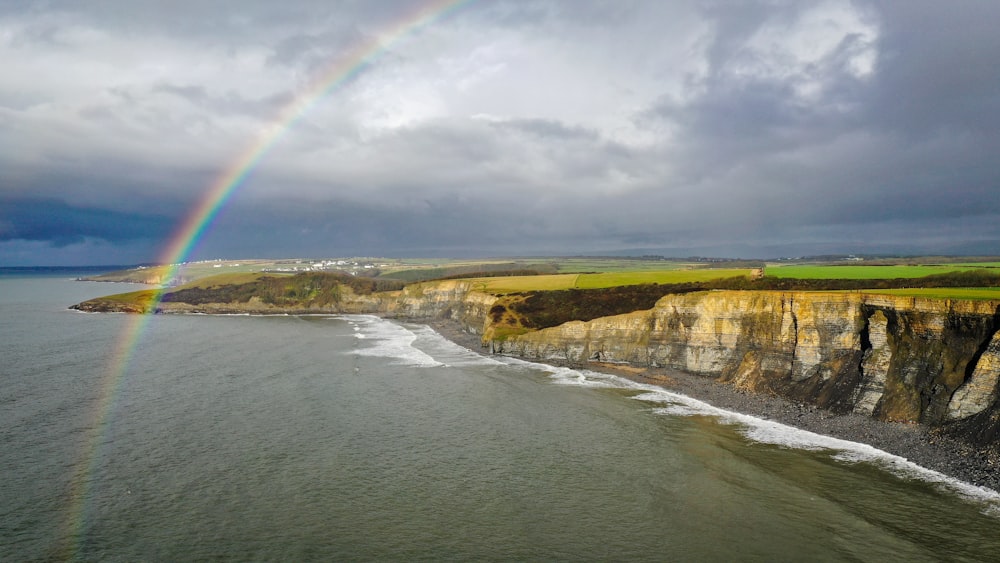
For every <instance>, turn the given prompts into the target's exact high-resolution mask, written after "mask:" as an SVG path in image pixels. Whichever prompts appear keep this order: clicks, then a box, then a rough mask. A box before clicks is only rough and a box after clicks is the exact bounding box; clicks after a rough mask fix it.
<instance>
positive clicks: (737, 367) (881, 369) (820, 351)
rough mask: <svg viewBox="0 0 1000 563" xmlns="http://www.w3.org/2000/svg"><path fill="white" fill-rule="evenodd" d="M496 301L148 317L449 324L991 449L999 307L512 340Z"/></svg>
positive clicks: (763, 318) (864, 310)
mask: <svg viewBox="0 0 1000 563" xmlns="http://www.w3.org/2000/svg"><path fill="white" fill-rule="evenodd" d="M499 299H501V298H499V297H497V296H494V295H490V294H486V293H483V292H480V291H476V288H475V287H474V285H473V283H472V282H469V281H467V280H449V281H438V282H427V283H420V284H413V285H409V286H407V287H405V288H404V289H402V290H398V291H378V292H370V293H364V292H355V291H353V290H352V289H351V288H349V287H346V286H344V287H342V288H341V289H339V290H338V292H337V294H336V296H335V298H334V297H330V298H329V299H327V300H322V301H315V302H312V303H323V304H322V305H309V306H298V305H296V306H287V305H286V306H279V305H274V304H268V303H265V302H264V301H263V300H262V299H261V298H260V296H257V295H254V296H252V297H250V298H249V299H244V300H242V301H240V300H233V302H231V303H200V304H191V303H185V302H163V303H159V305H158V306H157V312H163V313H175V312H204V313H251V314H276V313H284V314H303V313H307V314H308V313H314V314H330V313H360V314H365V313H368V314H380V315H386V316H392V317H399V318H409V319H417V320H430V319H440V318H450V319H454V320H456V321H458V322H459V323H460V324H461V325H462V326H463V327H464V328H465V330H467V331H469V332H472V333H475V334H479V335H481V337H482V338H483V343H484V345H486V346H488V347H489V348H490V350H491V351H492V352H493V353H498V354H507V355H514V356H520V357H524V358H528V359H538V360H562V361H570V362H585V361H588V360H601V361H606V362H623V363H628V364H631V365H633V366H641V367H662V368H671V369H677V370H682V371H686V372H690V373H695V374H700V375H704V376H708V377H712V378H716V379H718V380H719V381H722V382H726V383H729V384H731V385H734V386H736V387H738V388H740V389H744V390H747V391H750V392H757V393H770V394H775V395H778V396H782V397H785V398H788V399H792V400H796V401H801V402H805V403H810V404H815V405H817V406H819V407H823V408H827V409H831V410H833V411H836V412H856V413H861V414H865V415H869V416H873V417H875V418H877V419H881V420H895V421H911V422H920V423H924V424H928V425H931V426H947V427H949V428H954V429H957V430H958V431H960V432H961V433H962V434H963V435H965V436H966V437H969V438H971V439H972V440H974V441H976V442H979V443H994V444H995V443H997V442H998V441H1000V332H998V328H1000V302H998V301H963V300H935V299H922V298H912V297H895V296H883V295H871V294H863V293H854V292H801V291H799V292H796V291H702V292H694V293H685V294H671V295H667V296H665V297H663V298H661V299H660V300H659V301H657V302H656V304H655V306H654V307H653V308H652V309H648V310H643V311H636V312H632V313H627V314H622V315H615V316H608V317H600V318H597V319H594V320H591V321H587V322H581V321H573V322H568V323H565V324H562V325H560V326H556V327H552V328H546V329H542V330H536V331H533V332H527V333H524V334H519V333H518V332H517V331H515V332H511V331H499V330H497V327H496V326H494V323H502V322H503V319H504V318H505V317H502V316H501V317H497V318H496V319H494V318H493V317H495V316H496V315H491V309H493V308H494V306H495V305H496V304H497V303H499ZM133 301H134V300H133ZM303 303H304V302H303ZM132 304H134V303H131V302H129V301H128V300H122V299H121V296H118V299H117V300H115V299H104V300H102V299H97V300H92V301H89V302H85V303H82V304H80V305H77V306H76V307H77V308H80V309H83V310H91V311H111V310H119V311H135V310H140V311H141V310H142V309H141V307H140V309H135V308H129V307H131V305H132ZM150 306H151V305H150ZM522 331H523V329H522ZM497 335H504V336H503V337H499V336H497Z"/></svg>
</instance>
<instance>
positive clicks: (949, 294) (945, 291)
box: [863, 287, 1000, 301]
mask: <svg viewBox="0 0 1000 563" xmlns="http://www.w3.org/2000/svg"><path fill="white" fill-rule="evenodd" d="M863 293H872V294H876V295H902V296H905V297H926V298H927V299H972V300H977V301H981V300H997V301H1000V287H914V288H907V289H877V290H870V291H863Z"/></svg>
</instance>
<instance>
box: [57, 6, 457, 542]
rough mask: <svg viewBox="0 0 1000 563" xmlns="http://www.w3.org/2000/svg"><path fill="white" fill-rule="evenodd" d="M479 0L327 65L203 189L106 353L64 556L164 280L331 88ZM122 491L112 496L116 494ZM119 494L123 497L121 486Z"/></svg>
mask: <svg viewBox="0 0 1000 563" xmlns="http://www.w3.org/2000/svg"><path fill="white" fill-rule="evenodd" d="M475 1H476V0H430V1H428V2H424V3H421V4H420V5H419V6H418V7H417V8H416V9H415V10H413V11H411V12H409V13H407V14H406V15H404V16H402V17H400V18H398V19H397V20H396V22H395V23H394V24H392V25H389V26H387V28H386V29H385V30H383V32H382V33H380V34H378V35H377V36H374V37H373V38H372V39H370V40H368V41H365V42H362V43H360V44H358V45H357V46H356V47H355V48H354V49H352V50H351V51H349V52H348V53H347V54H345V55H343V56H341V57H340V58H338V59H337V60H336V61H335V62H334V63H333V64H331V65H330V66H329V67H327V69H326V71H325V72H323V73H321V74H320V75H319V76H318V77H317V78H316V79H315V80H314V81H313V82H311V83H310V85H309V86H308V87H307V88H305V89H304V90H303V91H302V92H301V93H300V94H299V95H297V96H296V97H295V99H294V100H292V101H291V102H290V103H289V104H287V105H286V106H285V107H284V108H283V109H282V110H281V111H280V112H279V113H278V115H277V116H276V117H275V119H274V120H273V122H272V123H271V125H270V126H269V127H266V128H264V129H263V130H262V132H261V133H260V134H259V135H258V136H257V137H256V138H255V139H254V141H253V142H252V143H251V144H249V145H248V146H247V148H246V149H245V150H244V151H243V152H242V153H241V154H240V156H239V157H238V158H237V159H236V160H235V161H234V162H233V163H232V164H231V165H230V166H229V167H227V168H226V169H225V170H224V172H223V173H222V174H220V175H219V177H218V178H217V179H216V180H215V181H214V182H213V183H212V184H211V185H210V186H209V187H208V188H207V189H206V190H205V194H204V195H203V196H202V198H201V199H200V200H199V201H198V203H197V204H196V205H195V206H194V208H193V209H192V210H191V212H190V213H189V214H188V215H187V217H186V218H185V219H184V221H183V222H182V223H181V225H180V226H179V227H178V228H177V229H176V231H175V233H174V235H173V236H172V237H171V238H170V240H169V242H168V244H167V245H166V247H165V248H164V250H163V251H162V253H161V256H160V259H159V260H158V262H159V263H160V264H165V265H167V266H166V268H165V273H164V276H163V282H164V285H163V286H161V287H160V288H159V289H157V290H155V291H154V293H153V296H152V299H151V300H150V302H149V306H148V308H147V310H148V311H149V312H148V313H145V314H132V315H129V316H128V318H127V319H126V321H125V326H124V327H123V328H122V332H121V334H120V336H119V338H118V339H117V341H116V344H115V347H114V349H113V350H112V353H111V354H110V356H109V361H108V367H107V368H106V369H105V371H104V375H103V376H102V378H101V381H100V383H99V394H98V401H97V404H96V405H95V408H94V411H93V415H92V424H90V425H89V428H90V432H89V434H88V436H87V437H86V438H85V439H84V446H83V452H82V454H81V455H80V462H79V463H78V465H77V467H76V470H75V471H74V474H73V476H72V483H71V486H70V487H71V488H70V491H69V497H68V498H69V503H70V508H69V517H68V518H69V523H68V532H67V534H66V539H67V541H66V542H65V543H66V545H65V550H64V553H63V555H65V557H64V558H66V559H72V558H75V557H77V556H79V555H81V549H82V547H83V542H84V540H85V538H86V533H87V521H88V516H90V514H89V513H90V512H92V510H93V507H92V506H91V504H92V502H93V499H91V498H90V497H91V493H92V486H93V484H94V482H95V481H96V480H97V469H98V467H99V465H100V462H101V459H102V456H101V455H100V454H101V450H102V448H103V447H105V445H106V444H107V443H109V442H110V441H111V439H112V436H111V434H112V432H113V425H112V422H113V420H112V418H113V417H112V414H113V413H114V412H115V406H116V402H117V399H118V396H119V394H120V392H121V389H122V384H123V383H124V380H125V373H126V371H127V369H128V367H129V364H130V363H131V360H132V358H133V357H134V356H135V354H136V352H137V351H138V350H139V346H140V344H141V340H142V338H141V337H142V335H143V333H144V332H145V330H146V327H147V326H148V324H149V320H150V319H151V318H152V317H153V311H155V310H156V307H157V306H158V305H159V304H160V302H161V300H162V299H163V294H164V292H165V291H166V285H165V284H166V283H167V282H168V281H169V280H171V279H173V278H174V277H175V276H176V275H177V272H178V270H179V269H180V267H181V264H182V263H183V262H185V261H186V259H187V257H188V256H189V255H190V254H191V252H192V251H193V249H194V247H195V246H196V245H197V243H198V242H199V241H200V240H201V239H202V238H203V237H204V236H205V234H206V232H207V231H208V229H209V227H210V226H211V224H212V222H213V221H214V220H215V218H216V216H217V215H218V214H219V211H221V209H222V207H223V206H224V205H225V204H226V202H227V201H229V199H230V198H231V197H232V195H233V194H234V193H235V192H236V191H237V189H238V188H239V187H240V186H241V185H242V184H243V183H244V182H245V181H246V179H247V178H248V177H249V176H250V174H251V173H252V172H253V171H254V170H255V169H256V167H257V166H258V164H260V162H261V160H262V159H263V158H264V157H265V156H267V154H268V153H269V152H270V151H271V149H272V148H274V146H275V144H276V143H277V142H278V141H279V140H280V139H281V138H282V137H284V136H285V134H286V133H287V132H288V131H289V130H290V129H291V128H292V127H293V126H294V125H295V124H296V123H297V122H298V121H299V120H300V119H301V118H302V117H303V116H304V115H305V114H306V113H308V112H309V110H310V109H312V108H313V107H314V106H316V105H317V104H318V103H319V102H320V101H322V99H323V98H324V97H326V96H327V95H328V94H329V93H331V92H332V91H334V90H336V89H337V88H338V87H340V86H342V85H343V84H345V83H347V82H348V81H350V80H351V79H353V78H354V77H356V76H358V75H359V74H360V73H361V72H363V71H364V70H365V69H366V68H368V67H370V66H371V65H373V64H374V63H375V62H376V61H377V59H378V58H379V57H380V56H381V55H382V54H384V53H385V52H386V51H388V49H389V48H391V47H392V46H393V45H395V44H396V43H397V42H399V41H400V40H402V39H404V38H406V37H407V36H409V35H411V34H413V33H414V32H416V31H419V30H420V29H423V28H426V27H428V26H430V25H432V24H434V23H436V22H439V21H441V20H442V19H444V18H446V17H448V16H449V15H452V14H454V13H455V12H457V11H458V10H459V9H461V8H463V7H465V6H467V5H470V4H472V3H474V2H475ZM118 494H119V493H118V492H114V493H109V495H118ZM121 494H125V492H124V491H123V492H122V493H121Z"/></svg>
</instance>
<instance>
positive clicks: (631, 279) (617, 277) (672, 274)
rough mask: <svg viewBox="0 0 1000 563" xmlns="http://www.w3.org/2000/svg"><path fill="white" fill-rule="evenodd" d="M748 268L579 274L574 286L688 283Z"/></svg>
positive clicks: (747, 272)
mask: <svg viewBox="0 0 1000 563" xmlns="http://www.w3.org/2000/svg"><path fill="white" fill-rule="evenodd" d="M748 275H750V270H722V269H720V270H709V269H697V270H666V271H658V272H606V273H602V274H580V277H579V279H577V282H576V286H575V287H578V288H581V289H599V288H603V287H616V286H619V285H639V284H642V283H689V282H701V281H708V280H717V279H721V278H732V277H736V276H748Z"/></svg>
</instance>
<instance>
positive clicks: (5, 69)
mask: <svg viewBox="0 0 1000 563" xmlns="http://www.w3.org/2000/svg"><path fill="white" fill-rule="evenodd" d="M427 5H429V2H426V1H422V0H416V1H414V0H379V1H377V2H373V1H368V0H338V1H332V0H315V1H313V0H309V1H306V0H294V1H288V2H274V1H271V0H231V1H230V0H218V1H212V2H205V1H204V0H173V1H171V2H162V1H145V0H93V1H89V2H55V1H53V2H46V1H38V2H30V1H29V2H24V1H13V0H12V1H8V0H0V69H2V71H0V265H7V266H12V265H43V264H44V265H49V264H66V265H76V264H124V263H136V262H147V261H154V260H156V259H157V257H158V256H160V255H161V254H162V252H163V249H164V248H165V245H166V244H167V242H168V241H169V240H170V238H171V237H172V236H173V235H174V233H175V232H176V230H177V229H178V228H179V225H180V223H181V221H182V220H183V219H184V218H185V217H186V216H188V215H189V214H190V213H191V210H192V208H193V207H194V206H195V205H196V204H197V202H198V201H199V198H200V197H202V196H203V195H204V194H205V193H206V190H208V188H209V187H210V186H211V185H212V183H213V182H214V181H215V180H216V179H217V178H218V177H219V176H220V175H221V174H223V173H225V172H226V171H227V170H228V169H229V168H230V167H232V165H233V163H234V162H236V161H237V159H238V158H239V157H240V156H241V155H242V154H245V152H246V151H247V149H248V147H253V146H255V145H256V144H258V143H260V140H261V139H262V138H266V137H267V135H270V134H271V133H272V132H273V131H274V128H275V127H276V126H278V122H277V121H276V120H277V119H278V116H280V115H281V113H282V111H283V109H284V108H286V107H287V106H288V105H289V104H291V103H294V102H295V101H296V100H299V99H301V98H302V97H303V96H304V95H305V94H306V93H308V91H309V88H310V85H311V84H313V83H315V81H316V80H317V79H318V78H320V77H323V76H325V75H326V74H328V73H329V72H330V69H333V68H336V66H337V65H338V64H342V63H341V61H343V60H344V57H345V56H347V54H349V53H351V52H352V51H353V50H356V49H357V48H358V46H359V45H365V44H368V43H370V42H372V41H373V40H379V38H383V37H385V36H386V34H387V33H391V31H392V30H393V29H397V26H398V25H399V24H400V23H402V22H405V21H407V18H408V17H410V14H413V13H417V12H419V11H420V10H421V9H422V7H424V6H427ZM997 22H1000V3H998V2H987V1H978V0H977V1H972V0H969V1H964V0H958V1H955V2H941V1H939V0H907V1H905V2H904V1H885V2H868V1H863V0H856V1H851V0H828V1H799V0H794V1H792V0H789V1H783V0H759V1H746V2H736V1H725V0H690V1H689V0H670V1H646V2H638V1H636V2H629V1H623V0H609V1H590V0H552V1H545V0H537V1H535V0H510V1H507V0H478V1H477V0H472V1H469V2H464V3H461V4H460V5H458V7H457V8H456V9H454V10H452V11H450V12H448V13H447V14H446V15H445V16H444V17H441V18H438V19H436V20H434V21H431V22H430V23H429V24H427V25H425V26H422V27H419V28H416V29H414V30H412V31H411V32H410V33H407V34H405V35H404V36H402V37H399V38H397V39H396V40H395V41H391V42H390V43H389V44H388V46H387V48H386V49H385V50H384V52H383V53H381V55H379V56H378V57H377V58H374V59H372V60H370V61H369V64H368V65H367V66H366V67H365V68H363V69H362V70H361V71H360V72H359V73H358V74H357V75H355V76H354V77H353V78H351V79H350V80H348V81H346V82H345V83H343V84H340V85H339V86H337V87H336V88H334V89H333V90H332V91H330V92H329V93H328V94H327V95H325V96H324V97H322V98H321V99H320V100H319V101H318V102H317V103H316V104H315V105H314V106H312V107H311V109H310V110H309V111H308V113H307V114H305V115H304V116H303V118H302V119H301V120H300V121H298V122H296V123H295V124H294V125H293V126H292V127H291V128H290V129H289V130H288V131H287V133H286V134H285V135H284V136H282V137H281V138H280V139H279V141H278V142H277V143H276V144H275V145H274V147H273V148H272V149H271V150H270V151H269V152H268V153H267V154H266V155H265V156H264V157H263V158H262V159H261V161H260V162H259V165H258V166H257V167H256V168H255V169H254V170H253V171H252V173H251V174H250V175H249V176H248V178H247V180H246V181H245V182H244V183H243V184H242V185H240V186H239V187H238V188H237V189H236V191H234V193H233V194H232V197H231V199H230V200H229V202H228V203H227V204H226V205H225V207H224V208H223V209H222V212H221V213H220V214H219V216H218V217H217V218H216V220H215V221H214V222H213V223H212V224H211V225H210V227H209V229H208V231H207V233H206V235H205V236H204V238H203V239H202V240H201V242H200V243H199V244H198V246H197V247H196V248H195V250H194V253H193V255H192V258H193V259H201V258H216V257H220V258H234V259H238V258H249V257H334V256H354V255H378V256H501V255H502V256H510V255H543V254H601V253H612V252H618V251H627V252H638V253H646V252H647V251H648V252H652V253H657V254H665V255H673V256H689V255H693V254H698V255H708V256H740V257H761V258H766V257H778V256H795V255H802V254H820V253H834V252H837V253H871V252H902V253H963V254H968V253H978V254H984V253H990V254H1000V156H998V155H1000V64H998V61H1000V33H997V31H996V24H997Z"/></svg>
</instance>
